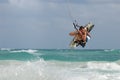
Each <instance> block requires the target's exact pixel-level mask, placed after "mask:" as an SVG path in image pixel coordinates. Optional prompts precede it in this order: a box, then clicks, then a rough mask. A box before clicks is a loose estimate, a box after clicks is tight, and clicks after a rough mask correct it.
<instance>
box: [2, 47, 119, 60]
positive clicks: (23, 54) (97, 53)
mask: <svg viewBox="0 0 120 80" xmlns="http://www.w3.org/2000/svg"><path fill="white" fill-rule="evenodd" d="M39 59H44V60H46V61H48V60H56V61H74V62H76V61H77V62H79V61H117V60H119V59H120V50H102V49H101V50H100V49H98V50H75V49H34V50H32V49H10V50H0V60H22V61H24V60H25V61H26V60H39Z"/></svg>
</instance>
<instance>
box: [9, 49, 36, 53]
mask: <svg viewBox="0 0 120 80" xmlns="http://www.w3.org/2000/svg"><path fill="white" fill-rule="evenodd" d="M11 52H12V53H14V52H15V53H16V52H27V53H31V54H33V53H36V52H37V50H32V49H28V50H24V49H23V50H13V51H11Z"/></svg>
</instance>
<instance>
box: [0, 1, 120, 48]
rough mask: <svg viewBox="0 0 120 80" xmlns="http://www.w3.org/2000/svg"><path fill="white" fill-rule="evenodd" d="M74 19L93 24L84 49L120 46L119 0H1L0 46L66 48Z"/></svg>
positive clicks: (84, 23) (81, 23) (80, 22)
mask: <svg viewBox="0 0 120 80" xmlns="http://www.w3.org/2000/svg"><path fill="white" fill-rule="evenodd" d="M74 20H76V21H77V22H78V23H79V24H80V25H83V26H84V25H86V24H87V23H89V22H92V23H93V24H94V25H95V27H94V28H93V30H92V31H91V36H92V38H91V40H90V41H89V42H88V43H87V45H86V47H85V48H84V49H120V42H119V41H120V0H0V48H37V49H69V43H70V41H71V40H72V38H73V37H71V36H69V33H70V32H71V31H74V28H73V25H72V23H73V21H74ZM78 49H83V48H81V47H78Z"/></svg>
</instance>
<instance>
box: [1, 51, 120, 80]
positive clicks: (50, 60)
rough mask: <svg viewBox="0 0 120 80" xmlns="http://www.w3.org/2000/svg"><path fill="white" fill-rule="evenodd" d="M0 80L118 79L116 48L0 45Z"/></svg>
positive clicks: (119, 63)
mask: <svg viewBox="0 0 120 80" xmlns="http://www.w3.org/2000/svg"><path fill="white" fill-rule="evenodd" d="M0 80H120V50H114V49H108V50H104V49H101V50H97V49H95V50H78V49H1V50H0Z"/></svg>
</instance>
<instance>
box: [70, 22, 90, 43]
mask: <svg viewBox="0 0 120 80" xmlns="http://www.w3.org/2000/svg"><path fill="white" fill-rule="evenodd" d="M73 25H74V27H75V29H76V31H74V32H71V33H69V35H70V36H75V42H76V43H78V44H86V42H87V41H88V39H90V37H91V36H90V33H89V32H88V31H87V29H86V28H84V27H83V26H79V25H78V24H75V23H73ZM76 27H79V29H77V28H76Z"/></svg>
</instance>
